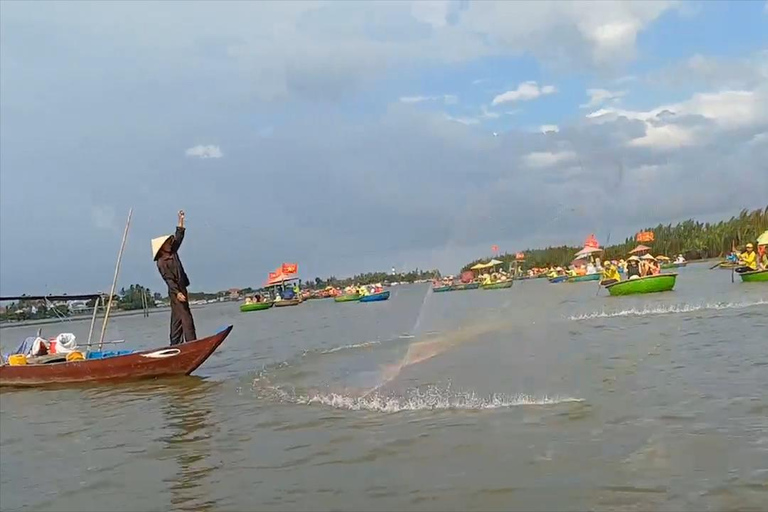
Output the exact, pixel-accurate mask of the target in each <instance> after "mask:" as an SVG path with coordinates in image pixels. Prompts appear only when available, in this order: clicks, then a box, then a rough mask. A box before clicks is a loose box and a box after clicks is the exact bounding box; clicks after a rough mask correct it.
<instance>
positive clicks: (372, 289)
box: [344, 283, 384, 297]
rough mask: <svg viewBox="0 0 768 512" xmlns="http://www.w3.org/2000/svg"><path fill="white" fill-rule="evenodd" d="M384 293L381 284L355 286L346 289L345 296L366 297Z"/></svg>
mask: <svg viewBox="0 0 768 512" xmlns="http://www.w3.org/2000/svg"><path fill="white" fill-rule="evenodd" d="M383 291H384V287H383V286H382V285H381V283H376V284H368V285H357V284H355V285H350V286H347V287H346V288H344V295H359V296H360V297H365V296H366V295H375V294H377V293H382V292H383Z"/></svg>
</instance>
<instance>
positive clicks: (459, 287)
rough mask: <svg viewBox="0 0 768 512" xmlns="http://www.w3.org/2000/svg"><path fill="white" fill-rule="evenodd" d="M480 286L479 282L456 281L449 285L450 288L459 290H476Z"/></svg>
mask: <svg viewBox="0 0 768 512" xmlns="http://www.w3.org/2000/svg"><path fill="white" fill-rule="evenodd" d="M478 288H480V283H458V284H454V285H453V286H451V290H453V291H456V292H461V291H465V290H477V289H478Z"/></svg>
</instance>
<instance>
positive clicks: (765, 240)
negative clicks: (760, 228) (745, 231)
mask: <svg viewBox="0 0 768 512" xmlns="http://www.w3.org/2000/svg"><path fill="white" fill-rule="evenodd" d="M757 245H768V229H766V230H765V232H764V233H763V234H762V235H760V236H759V237H757Z"/></svg>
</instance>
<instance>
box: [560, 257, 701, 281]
mask: <svg viewBox="0 0 768 512" xmlns="http://www.w3.org/2000/svg"><path fill="white" fill-rule="evenodd" d="M661 259H665V260H667V261H669V258H661V257H659V258H655V257H653V256H652V255H650V254H645V255H643V256H634V255H633V256H630V257H629V258H627V259H626V260H624V259H620V260H618V261H611V260H606V261H601V260H600V258H594V257H590V259H589V261H588V262H587V263H586V264H580V265H571V266H570V267H569V268H563V267H550V268H549V269H548V271H547V277H548V278H550V279H553V278H556V277H558V276H568V277H578V276H585V275H592V274H601V282H602V283H603V284H611V283H615V282H618V281H620V280H621V274H624V275H625V276H626V277H627V279H638V278H641V277H646V276H653V275H657V274H660V273H661ZM674 263H677V264H682V263H686V260H685V258H684V257H683V255H682V254H680V255H678V256H677V257H676V258H675V260H674Z"/></svg>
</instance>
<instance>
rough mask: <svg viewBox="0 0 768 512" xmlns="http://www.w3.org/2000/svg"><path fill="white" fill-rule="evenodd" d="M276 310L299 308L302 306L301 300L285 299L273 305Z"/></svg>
mask: <svg viewBox="0 0 768 512" xmlns="http://www.w3.org/2000/svg"><path fill="white" fill-rule="evenodd" d="M273 304H274V305H275V307H276V308H286V307H288V306H298V305H299V304H301V299H299V298H296V299H283V300H279V301H277V302H274V303H273Z"/></svg>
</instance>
